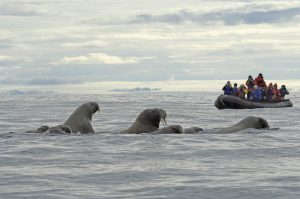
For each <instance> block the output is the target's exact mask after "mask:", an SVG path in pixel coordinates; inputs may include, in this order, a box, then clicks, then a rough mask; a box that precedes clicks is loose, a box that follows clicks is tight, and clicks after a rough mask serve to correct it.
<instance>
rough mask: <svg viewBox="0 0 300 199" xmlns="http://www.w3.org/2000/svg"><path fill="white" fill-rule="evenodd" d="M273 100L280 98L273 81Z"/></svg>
mask: <svg viewBox="0 0 300 199" xmlns="http://www.w3.org/2000/svg"><path fill="white" fill-rule="evenodd" d="M273 87H274V88H273V100H274V101H279V100H280V99H281V94H280V90H279V89H278V88H277V84H276V83H275V84H274V86H273Z"/></svg>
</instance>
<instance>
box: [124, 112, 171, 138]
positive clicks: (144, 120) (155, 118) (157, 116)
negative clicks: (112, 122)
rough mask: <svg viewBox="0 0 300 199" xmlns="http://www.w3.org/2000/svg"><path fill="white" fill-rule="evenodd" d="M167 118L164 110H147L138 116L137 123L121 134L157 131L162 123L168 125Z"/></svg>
mask: <svg viewBox="0 0 300 199" xmlns="http://www.w3.org/2000/svg"><path fill="white" fill-rule="evenodd" d="M166 117H167V113H166V111H165V110H163V109H160V108H154V109H146V110H144V111H142V112H141V113H140V114H139V115H138V117H137V118H136V120H135V122H134V123H133V124H132V125H131V126H130V127H129V128H128V129H126V130H124V131H122V132H121V133H128V134H138V133H150V132H153V131H157V130H158V129H159V124H160V122H163V123H165V124H167V122H166Z"/></svg>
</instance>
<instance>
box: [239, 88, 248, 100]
mask: <svg viewBox="0 0 300 199" xmlns="http://www.w3.org/2000/svg"><path fill="white" fill-rule="evenodd" d="M239 93H240V95H239V97H240V98H243V99H245V96H246V94H248V89H247V88H246V86H245V85H244V84H241V85H240V87H239Z"/></svg>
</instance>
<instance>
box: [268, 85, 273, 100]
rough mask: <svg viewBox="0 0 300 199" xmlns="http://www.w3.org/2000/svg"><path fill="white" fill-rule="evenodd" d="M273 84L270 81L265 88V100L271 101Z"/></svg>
mask: <svg viewBox="0 0 300 199" xmlns="http://www.w3.org/2000/svg"><path fill="white" fill-rule="evenodd" d="M273 89H274V88H273V84H272V83H270V84H269V85H268V88H267V101H272V99H273Z"/></svg>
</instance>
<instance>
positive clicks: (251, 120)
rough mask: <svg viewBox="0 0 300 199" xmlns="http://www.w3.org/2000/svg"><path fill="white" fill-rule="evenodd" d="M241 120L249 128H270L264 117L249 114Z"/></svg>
mask: <svg viewBox="0 0 300 199" xmlns="http://www.w3.org/2000/svg"><path fill="white" fill-rule="evenodd" d="M241 122H242V123H243V124H244V125H245V126H246V127H248V126H249V127H248V128H255V129H269V128H270V126H269V124H268V122H267V120H265V119H264V118H262V117H253V116H249V117H246V118H245V119H243V120H242V121H241Z"/></svg>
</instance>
